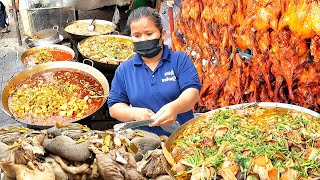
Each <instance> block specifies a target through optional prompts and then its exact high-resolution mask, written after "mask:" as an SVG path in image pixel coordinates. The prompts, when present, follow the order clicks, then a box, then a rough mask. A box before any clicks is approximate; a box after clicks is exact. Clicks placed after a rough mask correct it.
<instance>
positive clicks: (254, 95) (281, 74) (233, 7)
mask: <svg viewBox="0 0 320 180" xmlns="http://www.w3.org/2000/svg"><path fill="white" fill-rule="evenodd" d="M319 3H320V2H319V1H316V0H309V1H304V0H284V1H280V0H264V1H261V0H258V1H254V0H249V1H241V0H234V1H230V0H223V1H218V0H204V1H200V0H191V1H186V0H183V1H182V5H181V15H180V18H179V19H178V20H177V31H175V32H174V34H173V39H172V40H173V44H174V46H175V48H176V49H177V50H182V51H185V52H187V53H188V54H189V55H190V56H191V57H192V60H193V61H194V64H195V66H196V68H197V71H198V74H199V76H200V79H201V81H202V83H203V88H202V89H201V92H200V96H201V98H200V100H199V102H198V105H199V107H205V109H207V110H208V109H215V108H218V107H223V106H228V105H231V104H239V103H244V102H258V101H267V102H270V101H274V102H284V103H291V104H296V105H300V106H303V107H306V108H310V109H313V110H317V111H318V110H319V104H320V86H319V82H320V62H319V52H320V51H319V48H320V26H319V24H320V19H319V18H318V17H319V16H320V4H319ZM177 32H180V33H182V34H183V36H184V37H183V39H181V38H180V37H179V36H177V35H176V34H177ZM238 48H240V50H241V51H243V52H244V51H245V50H250V51H251V53H250V54H251V55H252V56H253V58H252V59H251V60H248V59H246V58H243V56H242V54H241V53H238V51H239V49H238ZM250 51H248V52H250Z"/></svg>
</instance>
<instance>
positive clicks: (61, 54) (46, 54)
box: [24, 48, 72, 67]
mask: <svg viewBox="0 0 320 180" xmlns="http://www.w3.org/2000/svg"><path fill="white" fill-rule="evenodd" d="M70 59H72V54H70V53H69V52H67V51H63V50H58V49H47V48H43V49H40V50H38V51H36V52H34V53H31V54H30V55H28V56H26V57H25V60H24V63H25V64H26V66H27V67H32V66H35V65H37V64H42V63H46V62H52V61H67V60H70Z"/></svg>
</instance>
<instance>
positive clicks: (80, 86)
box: [9, 69, 103, 126]
mask: <svg viewBox="0 0 320 180" xmlns="http://www.w3.org/2000/svg"><path fill="white" fill-rule="evenodd" d="M91 96H103V88H102V86H101V84H100V83H99V82H98V81H97V80H96V79H95V78H94V77H92V76H91V75H90V74H85V73H83V72H77V71H75V70H71V69H55V70H46V71H42V72H39V73H36V74H34V75H32V76H30V77H28V78H27V79H25V80H24V81H22V82H20V83H19V84H18V85H16V87H15V89H13V90H12V92H10V96H9V109H10V111H11V112H12V113H13V115H14V116H15V117H16V118H18V119H20V120H22V121H23V122H25V123H27V124H37V125H46V126H53V125H55V124H56V123H61V124H65V123H68V122H72V121H75V120H79V119H82V117H84V116H86V115H88V114H91V113H92V112H94V111H95V110H96V109H98V108H99V107H100V106H101V104H102V97H100V98H91Z"/></svg>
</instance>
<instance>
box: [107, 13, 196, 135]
mask: <svg viewBox="0 0 320 180" xmlns="http://www.w3.org/2000/svg"><path fill="white" fill-rule="evenodd" d="M128 24H129V27H130V30H131V38H132V41H133V44H134V51H135V52H136V53H137V54H136V55H135V56H134V57H133V59H131V60H128V61H126V62H124V63H122V64H121V65H120V66H119V67H118V68H117V70H116V73H115V76H114V79H113V81H112V85H111V91H110V95H109V99H108V106H109V112H110V115H111V116H112V117H113V118H116V119H118V120H119V121H123V122H126V121H140V120H146V119H154V121H153V123H151V124H150V125H149V126H143V127H139V129H142V130H146V131H149V132H153V133H156V134H158V135H170V134H171V133H172V132H173V131H174V130H175V129H177V128H178V127H179V126H180V125H181V124H183V123H185V122H187V121H188V120H190V119H192V118H193V113H192V111H191V109H192V108H193V106H194V105H195V103H196V102H197V101H198V99H199V91H200V88H201V84H200V82H199V77H198V74H197V71H196V69H195V66H194V65H193V63H192V61H191V59H190V57H189V56H188V55H187V54H186V53H184V52H173V51H171V50H169V48H168V46H166V45H164V44H163V41H164V39H165V38H166V37H165V36H166V32H165V30H163V27H162V24H161V18H160V15H159V13H157V12H156V11H155V10H154V9H152V8H150V7H140V8H138V9H136V10H134V11H133V12H132V13H131V14H130V16H129V18H128Z"/></svg>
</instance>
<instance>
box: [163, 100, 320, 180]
mask: <svg viewBox="0 0 320 180" xmlns="http://www.w3.org/2000/svg"><path fill="white" fill-rule="evenodd" d="M253 105H257V106H259V107H279V108H284V109H290V110H295V111H298V112H303V113H306V114H310V115H311V116H314V117H316V118H320V114H319V113H317V112H315V111H312V110H310V109H307V108H304V107H301V106H296V105H292V104H284V103H275V102H260V103H244V104H237V105H232V106H227V107H223V108H219V109H215V110H212V111H209V112H207V113H204V114H202V115H199V116H197V117H195V118H193V119H191V120H190V121H188V122H187V123H185V124H183V125H182V126H180V127H179V128H178V129H177V130H176V131H174V132H173V133H172V134H171V135H170V137H169V139H168V140H167V141H166V143H165V145H164V146H165V147H166V149H167V150H169V149H170V147H171V146H172V144H173V142H174V140H175V139H176V138H177V137H178V136H179V135H180V134H181V133H183V131H184V130H185V129H186V128H187V127H188V126H189V125H191V124H194V123H195V122H197V121H198V120H199V119H202V118H203V116H205V117H206V116H207V115H209V114H213V113H215V112H216V111H220V110H227V109H242V108H246V107H250V106H253ZM162 163H163V166H164V168H165V170H166V171H167V173H168V174H169V175H170V176H171V177H172V178H173V179H176V178H175V176H174V175H175V174H174V173H173V172H172V170H171V168H172V166H171V165H170V164H169V162H168V161H167V159H166V158H165V157H162Z"/></svg>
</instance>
